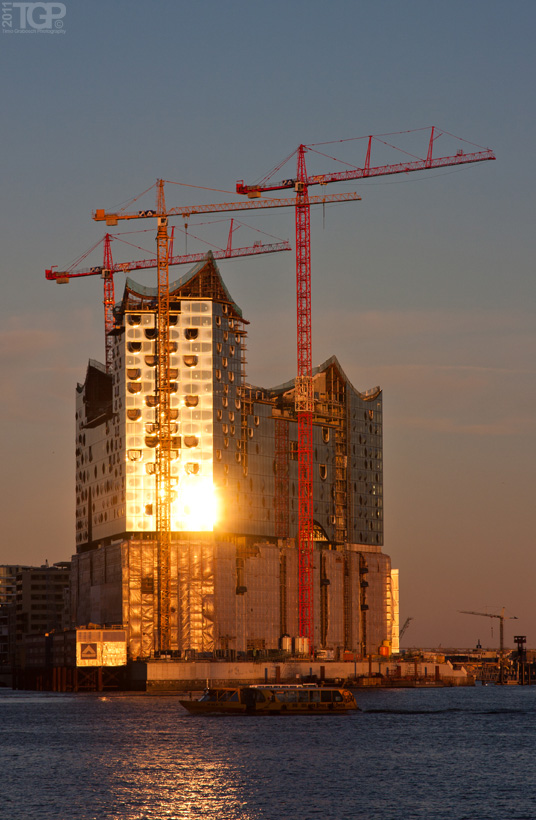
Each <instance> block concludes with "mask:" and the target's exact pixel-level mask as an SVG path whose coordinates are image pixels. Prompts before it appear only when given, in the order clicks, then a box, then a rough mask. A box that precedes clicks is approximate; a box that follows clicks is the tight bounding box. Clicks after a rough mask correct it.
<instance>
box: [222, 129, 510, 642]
mask: <svg viewBox="0 0 536 820" xmlns="http://www.w3.org/2000/svg"><path fill="white" fill-rule="evenodd" d="M382 136H389V135H382ZM438 136H439V134H436V129H435V127H432V129H431V133H430V140H429V143H428V149H427V153H426V157H425V158H414V159H412V160H410V161H405V162H400V163H396V164H393V165H379V166H375V167H373V166H371V164H370V155H371V146H372V140H373V139H378V138H375V137H373V136H370V137H369V138H368V148H367V154H366V159H365V163H364V165H363V167H362V168H357V167H352V168H351V169H350V170H346V171H342V172H335V173H327V174H320V175H318V174H317V175H314V176H309V175H308V173H307V169H306V164H305V154H306V152H307V151H309V150H312V149H313V148H314V146H306V145H300V146H299V147H298V148H297V150H296V151H295V152H294V154H297V170H296V176H295V178H292V179H285V180H283V181H281V182H279V183H275V184H274V183H272V184H270V181H269V179H270V177H271V176H272V174H273V173H275V171H277V170H279V169H280V168H281V167H282V166H283V164H284V163H285V162H287V161H288V159H290V158H291V157H292V156H294V154H291V155H290V157H288V158H287V160H285V161H284V162H283V163H281V164H280V165H279V166H278V167H277V168H276V169H275V171H273V172H271V173H270V174H269V175H268V176H267V177H265V178H264V179H263V180H262V181H261V183H259V184H255V185H246V184H245V183H244V181H243V180H239V181H238V182H237V184H236V191H237V193H239V194H246V195H247V196H248V197H249V198H250V199H257V198H258V197H260V196H261V195H262V194H263V193H267V192H270V191H282V190H286V189H290V188H292V189H294V191H295V192H296V198H295V208H296V305H297V353H298V370H297V378H296V386H295V406H296V412H297V418H298V551H299V590H298V601H299V634H300V637H306V638H308V639H309V647H310V649H312V647H313V638H314V619H313V547H314V544H313V532H314V530H313V410H314V396H313V379H312V332H311V228H310V203H311V198H310V197H309V194H308V189H309V187H310V186H312V185H327V184H328V183H331V182H343V181H348V180H354V179H367V178H370V177H377V176H384V175H388V174H406V173H409V172H411V171H424V170H429V169H433V168H442V167H446V166H451V165H463V164H466V163H473V162H482V161H484V160H492V159H495V155H494V154H493V152H492V151H490V150H489V149H486V150H482V151H476V152H475V151H472V152H470V153H464V151H463V150H462V149H460V150H459V151H458V152H457V153H456V154H455V155H454V156H445V157H436V158H434V157H433V146H434V141H435V139H437V137H438ZM450 136H452V135H450ZM457 139H459V138H457ZM474 147H476V146H474Z"/></svg>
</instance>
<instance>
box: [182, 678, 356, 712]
mask: <svg viewBox="0 0 536 820" xmlns="http://www.w3.org/2000/svg"><path fill="white" fill-rule="evenodd" d="M179 703H180V704H181V706H184V708H185V709H187V710H188V712H190V713H191V714H193V715H209V714H224V715H334V714H346V712H351V711H356V710H358V709H359V707H358V705H357V703H356V700H355V698H354V696H353V694H352V693H351V692H350V691H349V690H348V689H339V688H336V687H331V686H307V685H305V686H303V685H300V686H298V685H296V686H292V685H291V686H269V685H263V686H236V687H221V688H220V687H214V688H209V689H206V690H205V692H204V693H203V695H202V696H201V698H200V699H199V700H181V701H179Z"/></svg>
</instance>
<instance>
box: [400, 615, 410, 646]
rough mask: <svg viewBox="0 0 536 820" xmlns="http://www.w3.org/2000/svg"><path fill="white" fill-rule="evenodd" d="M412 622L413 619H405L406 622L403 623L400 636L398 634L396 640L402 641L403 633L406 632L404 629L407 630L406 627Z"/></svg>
mask: <svg viewBox="0 0 536 820" xmlns="http://www.w3.org/2000/svg"><path fill="white" fill-rule="evenodd" d="M412 620H413V617H409V618H406V620H405V621H404V626H403V627H402V629H401V630H400V634H399V636H398V640H399V641H401V640H402V636H403V635H404V632H405V631H406V629H407V628H408V626H409V625H410V623H411V622H412Z"/></svg>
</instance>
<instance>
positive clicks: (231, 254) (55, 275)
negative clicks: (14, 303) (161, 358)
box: [45, 220, 292, 371]
mask: <svg viewBox="0 0 536 820" xmlns="http://www.w3.org/2000/svg"><path fill="white" fill-rule="evenodd" d="M234 230H236V228H234V226H233V220H231V227H230V229H229V238H228V240H227V247H226V248H225V250H223V249H222V250H215V251H212V255H213V257H214V259H231V258H235V257H240V256H253V255H255V254H259V253H277V252H279V251H290V250H292V248H291V247H290V244H289V243H288V242H286V241H285V242H272V243H267V242H265V243H256V244H254V245H249V246H245V247H242V248H233V247H232V235H233V231H234ZM113 239H117V237H114V236H113V235H112V234H109V233H107V234H105V235H104V237H103V239H101V240H99V242H98V243H97V244H95V245H93V247H91V248H90V249H89V251H88V252H87V253H86V254H84V256H83V257H82V258H85V257H86V256H87V255H88V254H89V253H91V251H93V250H95V248H96V247H97V246H98V245H100V244H101V242H102V243H103V262H102V266H101V265H97V266H93V267H91V268H78V269H75V268H74V267H73V268H69V269H68V270H61V271H60V270H54V268H49V269H47V270H45V276H46V278H47V279H48V280H50V281H55V282H57V283H58V284H59V285H62V284H66V283H67V282H69V281H70V280H71V279H76V278H78V277H81V276H101V277H102V279H103V282H104V298H103V304H104V335H105V345H106V359H105V362H106V370H108V371H109V370H110V367H111V362H112V337H111V335H110V331H111V330H112V329H113V326H114V319H113V307H114V304H115V289H114V274H115V273H129V272H130V271H133V270H148V269H150V268H156V267H157V260H156V259H154V258H153V259H138V260H136V261H134V262H113V259H112V249H111V243H112V240H113ZM205 256H206V254H205V253H204V252H203V253H190V254H182V255H178V256H170V257H169V262H168V264H169V265H187V264H194V263H195V262H200V261H201V260H202V259H204V258H205ZM77 261H79V260H77ZM75 264H76V263H75ZM54 267H55V266H54Z"/></svg>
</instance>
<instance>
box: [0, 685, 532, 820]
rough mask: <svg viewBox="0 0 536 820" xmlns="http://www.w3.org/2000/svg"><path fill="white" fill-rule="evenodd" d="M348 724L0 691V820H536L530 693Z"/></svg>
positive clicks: (362, 717)
mask: <svg viewBox="0 0 536 820" xmlns="http://www.w3.org/2000/svg"><path fill="white" fill-rule="evenodd" d="M357 697H358V701H359V703H360V705H361V707H362V711H361V712H359V713H356V714H352V715H347V716H329V715H328V716H320V715H319V716H316V717H309V716H302V717H234V718H233V717H228V716H213V717H212V716H211V717H194V716H191V715H188V714H187V713H186V712H184V710H182V709H181V707H180V705H179V703H178V700H177V698H176V697H149V696H117V695H110V696H107V697H100V696H98V695H52V694H37V693H20V692H10V691H8V690H0V714H1V721H0V765H1V770H0V771H1V781H0V782H1V797H0V801H1V802H0V817H1V818H2V820H34V818H35V820H37V819H38V818H39V820H93V819H94V820H116V818H117V820H119V818H129V820H160V819H161V818H168V820H169V819H170V818H177V819H179V818H180V820H183V819H186V818H188V819H189V818H207V820H212V819H214V820H216V819H217V820H235V819H236V820H238V819H240V820H261V819H262V820H286V819H287V818H293V820H307V818H322V820H357V818H359V820H473V819H474V820H488V819H489V820H496V819H497V820H498V819H499V818H501V820H502V818H505V819H506V820H522V819H523V820H536V687H502V688H501V687H496V686H489V687H475V688H468V689H437V690H428V691H419V690H398V691H384V692H364V693H360V692H358V693H357Z"/></svg>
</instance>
